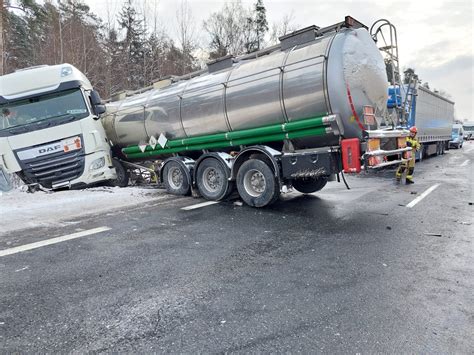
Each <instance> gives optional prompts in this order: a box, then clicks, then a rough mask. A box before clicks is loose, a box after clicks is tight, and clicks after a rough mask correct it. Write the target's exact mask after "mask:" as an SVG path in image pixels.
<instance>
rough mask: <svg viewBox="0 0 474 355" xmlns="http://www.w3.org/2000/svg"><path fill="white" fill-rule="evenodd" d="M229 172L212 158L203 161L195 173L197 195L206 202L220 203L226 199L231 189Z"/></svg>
mask: <svg viewBox="0 0 474 355" xmlns="http://www.w3.org/2000/svg"><path fill="white" fill-rule="evenodd" d="M229 176H230V171H229V169H227V167H225V166H224V165H223V164H222V163H221V162H220V161H218V160H217V159H214V158H207V159H204V160H203V161H202V162H201V163H200V164H199V166H198V168H197V172H196V185H197V188H198V190H199V193H200V194H201V196H202V197H204V198H205V199H206V200H210V201H220V200H222V199H224V198H225V197H227V196H228V195H229V194H230V192H232V189H233V183H232V182H230V181H229Z"/></svg>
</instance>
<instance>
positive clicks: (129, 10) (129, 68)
mask: <svg viewBox="0 0 474 355" xmlns="http://www.w3.org/2000/svg"><path fill="white" fill-rule="evenodd" d="M118 23H119V26H120V29H122V30H125V38H124V40H123V41H122V48H123V51H124V60H125V73H126V75H127V83H128V88H130V89H138V88H140V87H143V86H144V85H145V83H144V78H143V70H144V55H145V43H144V42H143V37H144V34H145V30H144V28H143V24H142V21H141V19H139V17H138V13H137V11H136V10H135V8H134V7H133V4H132V0H128V1H127V2H126V3H125V4H124V6H123V7H122V10H121V12H120V14H119V20H118Z"/></svg>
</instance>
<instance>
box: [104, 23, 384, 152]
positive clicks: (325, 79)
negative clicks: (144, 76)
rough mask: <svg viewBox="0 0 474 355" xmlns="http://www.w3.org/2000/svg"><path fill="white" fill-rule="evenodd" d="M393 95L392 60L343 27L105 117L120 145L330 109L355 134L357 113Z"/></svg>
mask: <svg viewBox="0 0 474 355" xmlns="http://www.w3.org/2000/svg"><path fill="white" fill-rule="evenodd" d="M349 96H350V97H349ZM351 100H352V103H353V108H352V106H351ZM386 101H387V76H386V72H385V64H384V62H383V59H382V56H381V54H380V53H379V51H378V49H377V47H376V45H375V43H374V42H373V40H372V38H371V37H370V35H369V33H368V31H367V30H366V29H364V28H359V29H342V30H341V31H339V32H332V33H330V34H327V35H325V36H322V37H316V38H315V39H313V40H312V41H309V42H306V43H303V44H300V45H296V46H293V47H291V48H288V49H286V50H281V48H280V49H276V50H275V51H273V52H270V53H269V54H266V55H262V56H261V57H257V58H252V59H245V57H243V59H240V60H238V61H237V62H236V63H234V64H232V66H230V67H228V68H224V69H222V70H218V71H216V72H212V73H209V72H208V73H204V74H202V75H199V76H197V77H194V78H192V79H189V80H181V81H179V82H176V83H174V84H171V85H170V86H168V87H164V88H161V89H152V90H149V91H147V92H144V93H142V94H137V95H133V96H131V97H128V98H126V99H124V100H122V101H117V102H111V103H109V104H107V115H106V116H105V118H104V119H103V123H104V127H105V129H106V132H107V135H108V137H109V138H110V139H111V141H112V143H113V144H114V145H118V146H120V147H123V146H128V145H136V144H145V143H147V142H148V141H149V139H150V137H151V136H154V137H158V136H159V135H160V134H161V133H162V134H164V135H165V136H166V137H167V138H168V139H174V138H183V137H192V136H200V135H205V134H212V133H221V132H227V131H233V130H240V129H246V128H253V127H260V126H265V125H270V124H275V123H284V122H290V121H296V120H301V119H305V118H310V117H315V116H318V115H321V114H325V113H326V112H327V113H333V114H338V115H339V116H340V118H341V121H342V124H343V126H344V127H343V128H344V136H345V137H347V138H350V137H360V136H361V134H362V129H361V125H360V124H359V122H358V121H357V119H356V118H355V117H354V116H359V117H362V110H363V106H364V105H371V106H374V107H378V108H379V109H381V110H383V108H384V107H385V105H386ZM354 110H355V112H356V114H357V115H354V113H353V112H354ZM370 128H376V127H370ZM337 142H338V137H336V136H332V138H325V139H322V138H321V137H315V138H305V139H303V140H298V141H296V142H294V143H295V145H296V146H297V147H317V146H323V145H328V144H337Z"/></svg>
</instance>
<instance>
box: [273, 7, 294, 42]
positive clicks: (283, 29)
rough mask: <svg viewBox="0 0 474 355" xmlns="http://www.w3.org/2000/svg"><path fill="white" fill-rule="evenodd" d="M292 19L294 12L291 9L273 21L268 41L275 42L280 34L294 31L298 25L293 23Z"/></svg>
mask: <svg viewBox="0 0 474 355" xmlns="http://www.w3.org/2000/svg"><path fill="white" fill-rule="evenodd" d="M293 21H294V12H293V11H291V12H290V13H289V14H285V15H284V16H283V17H282V18H281V20H280V21H278V22H276V23H274V24H273V25H272V31H271V34H270V43H271V44H276V43H278V39H279V38H280V37H281V36H284V35H286V34H288V33H291V32H294V31H296V30H297V29H298V27H299V25H297V24H294V23H293Z"/></svg>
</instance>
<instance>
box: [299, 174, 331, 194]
mask: <svg viewBox="0 0 474 355" xmlns="http://www.w3.org/2000/svg"><path fill="white" fill-rule="evenodd" d="M327 182H328V180H327V179H326V178H318V179H298V180H293V183H292V185H293V187H294V188H295V189H296V190H297V191H299V192H301V193H303V194H311V193H313V192H316V191H319V190H321V189H322V188H323V187H324V186H326V184H327Z"/></svg>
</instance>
